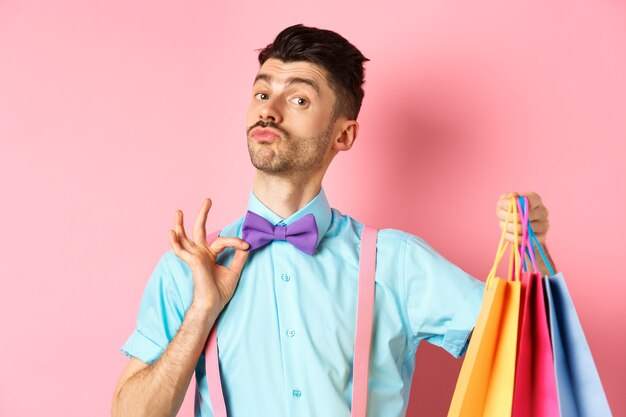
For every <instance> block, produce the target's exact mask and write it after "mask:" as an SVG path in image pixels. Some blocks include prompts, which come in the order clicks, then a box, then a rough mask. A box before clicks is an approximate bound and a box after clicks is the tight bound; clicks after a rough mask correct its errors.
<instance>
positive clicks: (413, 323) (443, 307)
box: [122, 189, 484, 417]
mask: <svg viewBox="0 0 626 417" xmlns="http://www.w3.org/2000/svg"><path fill="white" fill-rule="evenodd" d="M248 210H251V211H253V212H255V213H257V214H259V215H260V216H262V217H264V218H266V219H267V220H269V221H270V222H271V223H272V224H274V225H279V224H280V225H289V224H291V223H292V222H294V221H295V220H297V219H299V218H301V217H302V216H305V215H306V214H309V213H313V214H314V215H315V219H316V221H317V226H318V229H319V239H318V241H319V244H318V246H317V250H316V253H315V255H314V256H310V255H307V254H305V253H303V252H301V251H299V250H298V249H297V248H295V247H294V246H292V245H291V244H290V243H288V242H286V241H274V242H272V243H270V244H268V245H266V246H264V247H262V248H259V249H258V250H256V251H253V252H252V253H251V254H250V255H249V257H248V260H247V263H246V266H245V267H244V270H243V272H242V275H241V279H240V281H239V284H238V286H237V289H236V291H235V294H234V296H233V298H232V300H231V301H230V303H229V304H228V305H227V306H226V308H225V309H224V311H223V312H222V314H221V315H220V317H219V319H218V333H217V335H218V349H219V357H220V368H221V376H222V386H223V391H224V399H225V401H226V407H227V410H228V413H229V417H259V416H261V417H264V416H272V417H287V416H290V417H296V416H297V417H303V416H333V417H349V416H350V408H351V403H352V359H353V353H354V334H355V325H356V305H357V293H358V269H359V247H360V237H361V232H362V229H363V224H362V223H360V222H358V221H356V220H355V219H353V218H351V217H350V216H348V215H345V214H342V213H340V212H339V211H338V210H336V209H331V208H330V206H329V204H328V200H327V199H326V195H325V194H324V190H323V189H322V190H320V192H319V193H318V195H317V196H316V197H315V198H314V199H313V200H311V202H309V204H308V205H306V206H305V207H303V208H302V209H301V210H299V211H298V212H296V213H294V214H293V215H292V216H290V217H289V218H287V219H282V218H281V217H279V216H278V215H276V214H275V213H273V212H272V211H271V210H270V209H269V208H268V207H266V206H265V205H264V204H263V203H261V201H259V200H258V199H257V198H256V196H255V195H254V193H253V192H251V193H250V199H249V203H248ZM242 223H243V217H242V218H240V219H239V220H237V221H235V222H234V223H232V224H230V225H228V226H226V227H225V228H224V229H223V230H222V232H221V235H222V236H238V237H241V226H242ZM232 255H233V250H232V249H228V250H227V251H225V252H224V253H222V254H220V256H219V257H218V262H219V263H220V264H222V265H229V264H230V261H231V259H232ZM376 259H377V260H376V296H375V307H374V324H373V325H374V329H373V338H372V353H371V359H370V371H369V372H370V376H369V396H368V416H372V417H373V416H377V417H380V416H385V417H400V416H404V415H405V414H406V407H407V404H408V399H409V392H410V386H411V378H412V376H413V371H414V369H415V361H414V358H415V351H416V349H417V347H418V345H419V344H420V342H421V341H422V340H426V341H428V342H430V343H433V344H435V345H437V346H441V347H443V348H444V349H446V350H447V351H448V352H450V354H452V355H453V356H455V357H459V356H461V355H462V354H463V353H464V352H465V349H466V346H467V342H468V336H469V334H470V332H471V330H472V328H473V326H474V323H475V321H476V317H477V316H478V311H479V310H480V305H481V300H482V295H483V289H484V285H483V283H482V282H481V281H479V280H476V279H475V278H472V277H471V276H469V275H468V274H466V273H465V272H463V271H462V270H461V269H459V268H458V267H456V266H455V265H453V264H452V263H450V262H449V261H447V260H446V259H445V258H443V257H442V256H441V255H440V254H439V253H437V252H436V251H435V250H434V249H432V248H431V247H430V246H429V245H428V244H427V243H426V242H424V241H423V240H422V239H420V238H418V237H416V236H413V235H411V234H409V233H406V232H402V231H399V230H393V229H383V230H380V231H379V235H378V242H377V258H376ZM192 300H193V281H192V276H191V272H190V270H189V268H188V266H187V265H186V264H185V263H184V262H183V261H182V260H180V259H179V258H178V257H177V256H176V255H175V254H174V253H173V252H172V251H169V252H166V253H165V254H164V255H163V256H162V258H161V259H160V261H159V262H158V264H157V266H156V268H155V270H154V272H153V273H152V276H151V278H150V280H149V282H148V284H147V286H146V289H145V292H144V295H143V299H142V301H141V307H140V310H139V317H138V319H137V328H136V330H135V331H134V332H133V334H132V335H131V336H130V338H129V339H128V341H127V342H126V343H125V344H124V346H123V347H122V351H123V352H124V353H125V354H126V355H128V356H134V357H137V358H139V359H141V360H142V361H144V362H147V363H153V362H155V361H156V360H157V359H158V358H159V357H160V356H161V355H162V354H163V351H164V350H165V349H166V348H167V345H168V343H169V342H170V341H171V340H172V338H173V337H174V336H175V334H176V332H177V331H178V329H179V327H180V325H181V323H182V321H183V318H184V316H185V312H186V311H187V309H188V308H189V306H190V305H191V302H192ZM196 382H197V391H196V416H204V417H207V416H213V411H212V407H211V404H210V400H209V396H208V388H207V380H206V374H205V358H204V356H201V357H200V360H199V361H198V364H197V366H196Z"/></svg>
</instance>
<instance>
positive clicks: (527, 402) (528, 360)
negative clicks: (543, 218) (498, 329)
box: [512, 197, 559, 417]
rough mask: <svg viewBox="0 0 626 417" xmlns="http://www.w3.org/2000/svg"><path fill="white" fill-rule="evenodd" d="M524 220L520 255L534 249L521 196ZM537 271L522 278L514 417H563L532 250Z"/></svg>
mask: <svg viewBox="0 0 626 417" xmlns="http://www.w3.org/2000/svg"><path fill="white" fill-rule="evenodd" d="M518 207H519V209H520V210H519V211H520V213H521V218H522V228H523V232H522V244H521V247H520V255H521V256H523V255H524V253H525V249H527V248H530V243H529V233H528V227H529V223H530V221H529V220H530V219H529V213H528V211H529V210H528V201H527V199H526V198H525V197H519V201H518ZM526 253H528V255H529V257H530V261H531V263H532V266H533V268H534V271H535V272H523V273H522V274H521V276H520V278H521V279H520V283H521V303H520V327H519V334H518V347H517V364H516V369H515V389H514V391H513V411H512V416H513V417H530V416H532V417H559V404H558V395H557V389H556V377H555V372H554V359H553V357H552V344H551V342H550V332H549V329H548V318H547V315H546V306H545V302H544V290H543V283H542V277H541V273H540V272H538V268H537V263H536V261H535V257H534V254H533V252H532V250H528V251H527V252H526Z"/></svg>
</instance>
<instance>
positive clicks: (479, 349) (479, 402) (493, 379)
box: [448, 199, 520, 417]
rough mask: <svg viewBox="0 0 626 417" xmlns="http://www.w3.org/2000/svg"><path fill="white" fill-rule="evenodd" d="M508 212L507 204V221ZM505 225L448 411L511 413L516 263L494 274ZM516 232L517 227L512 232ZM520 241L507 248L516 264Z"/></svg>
mask: <svg viewBox="0 0 626 417" xmlns="http://www.w3.org/2000/svg"><path fill="white" fill-rule="evenodd" d="M512 213H513V215H514V216H513V217H514V219H513V222H514V224H515V225H517V208H516V207H515V204H514V200H513V199H512V203H511V204H509V210H508V213H507V218H506V224H508V223H509V220H510V216H511V214H512ZM505 232H506V225H505V227H504V228H503V229H502V236H501V238H500V243H499V244H498V250H497V252H496V258H495V261H494V264H493V267H492V268H491V271H490V272H489V275H488V277H487V280H486V282H485V293H484V296H483V300H482V305H481V309H480V312H479V314H478V319H477V321H476V325H475V326H474V331H473V333H472V337H471V340H470V344H469V346H468V348H467V352H466V354H465V359H464V361H463V365H462V367H461V372H460V373H459V377H458V380H457V384H456V388H455V390H454V395H453V397H452V402H451V404H450V409H449V410H448V417H481V416H485V417H503V416H510V415H511V406H512V401H513V382H514V376H515V375H514V373H515V350H516V343H517V326H518V314H519V300H520V283H519V273H518V272H519V268H515V271H516V272H515V273H513V268H512V265H511V261H510V265H509V273H508V278H507V279H506V280H505V279H501V278H498V277H496V271H497V267H498V264H499V263H500V260H501V259H502V257H503V255H504V253H505V252H506V249H507V247H508V246H509V244H508V242H507V243H506V244H504V240H505V239H504V237H505ZM516 236H517V233H516ZM518 246H519V243H518V242H517V241H516V242H515V244H514V247H512V248H511V257H512V259H513V261H514V262H516V263H517V265H519V248H518Z"/></svg>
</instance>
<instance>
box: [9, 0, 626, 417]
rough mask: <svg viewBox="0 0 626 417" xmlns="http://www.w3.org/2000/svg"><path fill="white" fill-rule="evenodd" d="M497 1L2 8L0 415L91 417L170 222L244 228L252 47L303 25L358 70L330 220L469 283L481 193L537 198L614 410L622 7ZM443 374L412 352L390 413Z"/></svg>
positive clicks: (334, 170) (441, 404)
mask: <svg viewBox="0 0 626 417" xmlns="http://www.w3.org/2000/svg"><path fill="white" fill-rule="evenodd" d="M314 3H315V5H314ZM502 3H503V2H499V1H495V0H494V1H481V2H465V1H445V2H442V1H407V2H396V1H385V2H375V3H374V2H372V3H370V4H365V3H363V2H345V4H340V3H339V2H337V1H331V0H322V1H316V2H297V1H296V2H294V1H293V0H291V1H280V2H267V3H258V2H256V3H250V4H245V3H242V2H219V3H218V2H201V1H189V2H179V3H174V2H165V1H149V2H148V1H145V2H136V1H135V2H129V1H120V0H117V1H107V2H96V1H92V2H84V1H83V2H78V1H49V0H48V1H26V0H22V1H18V0H2V1H0V144H1V148H0V149H1V151H0V190H1V192H2V203H1V204H0V219H1V222H2V228H1V231H2V238H1V240H0V274H1V275H0V279H1V287H0V318H1V320H2V322H1V323H2V331H1V334H2V336H1V339H0V361H1V362H0V364H1V365H0V415H1V416H27V417H30V416H64V417H74V416H76V417H78V416H81V417H82V416H85V415H93V416H105V415H108V414H109V408H110V401H111V396H112V392H113V387H114V384H115V382H116V380H117V378H118V376H119V374H120V373H121V371H122V369H123V367H124V366H125V364H126V362H127V359H126V358H125V357H124V356H123V355H122V354H121V353H120V352H119V351H118V349H119V348H120V346H121V345H122V343H123V342H124V341H125V340H126V338H127V336H128V335H129V334H130V332H131V331H132V330H133V327H134V321H135V318H136V314H137V311H138V307H139V301H140V297H141V294H142V291H143V288H144V285H145V284H146V281H147V279H148V277H149V275H150V273H151V271H152V269H153V267H154V265H155V264H156V261H157V259H158V258H159V257H160V256H161V254H162V253H163V252H164V251H166V250H168V249H169V245H168V239H167V231H168V228H169V227H170V225H171V224H172V220H173V215H174V211H175V210H176V209H177V208H181V209H183V210H184V212H185V213H187V214H188V218H187V221H188V224H191V223H190V221H191V218H192V217H195V214H196V211H197V209H198V207H199V204H200V202H201V199H202V198H203V197H205V196H209V197H211V198H213V200H214V208H213V210H212V212H211V215H210V221H209V223H210V224H209V228H211V229H215V228H219V227H221V226H223V225H225V224H226V223H228V222H230V221H232V220H234V219H235V218H236V217H239V216H240V215H242V214H243V211H244V210H245V204H246V201H247V197H248V192H249V189H250V186H251V175H252V168H251V165H250V163H249V159H248V154H247V150H246V145H245V135H244V127H245V110H246V108H247V104H248V101H249V99H250V87H251V83H252V79H253V76H254V75H255V72H256V70H257V63H256V53H255V49H257V48H260V47H263V46H265V44H267V43H268V42H270V41H271V40H272V39H273V37H274V36H275V35H276V34H277V33H278V32H279V31H280V30H281V29H282V28H284V27H286V26H288V25H291V24H293V23H299V22H302V23H305V24H308V25H313V26H319V27H324V28H329V29H333V30H336V31H338V32H340V33H341V34H343V35H344V36H346V37H347V38H348V39H350V40H351V41H352V42H353V43H354V44H355V45H356V46H357V47H359V48H360V49H361V50H362V51H363V52H364V54H365V55H366V56H368V57H369V58H370V59H371V60H372V62H370V63H368V65H367V84H366V98H365V102H364V106H363V110H362V113H361V116H360V124H361V130H360V136H359V138H358V141H357V143H356V145H355V148H354V149H353V150H352V151H351V152H349V153H344V154H341V155H340V156H339V157H338V158H337V160H336V161H335V162H334V165H333V166H332V167H331V169H330V170H329V172H328V175H327V177H326V181H325V189H326V192H327V194H328V196H329V199H330V201H331V204H332V205H333V206H334V207H336V208H338V209H340V210H341V211H343V212H347V213H350V214H351V215H352V216H354V217H356V218H357V219H360V220H361V221H364V222H367V223H370V224H372V225H375V226H377V227H393V228H399V229H403V230H406V231H409V232H412V233H414V234H417V235H420V236H422V237H424V238H425V239H426V240H427V241H429V242H430V243H431V244H432V245H433V246H434V247H435V248H437V249H438V250H439V251H440V252H442V253H443V254H444V255H445V256H447V257H448V258H450V259H451V260H452V261H454V262H455V263H457V264H458V265H460V266H461V267H462V268H463V269H465V270H466V271H468V272H470V273H472V274H474V275H475V276H478V277H484V276H485V274H486V273H487V271H488V269H489V267H490V264H491V262H492V258H493V254H494V252H495V249H496V244H497V239H498V227H497V223H496V220H495V215H494V214H495V202H496V199H497V197H498V196H499V195H500V194H501V193H503V192H505V191H513V190H517V191H525V190H536V191H537V192H539V193H540V194H541V195H542V196H543V199H544V201H545V203H546V205H547V206H548V207H549V209H550V213H551V217H550V219H551V224H552V229H551V232H550V236H549V239H548V242H549V246H550V248H551V251H552V254H553V256H554V258H555V260H556V261H557V263H558V266H559V269H561V270H562V271H564V272H565V274H566V277H567V281H568V285H569V288H570V290H571V292H572V295H573V297H574V300H575V303H576V306H577V307H578V310H579V314H580V316H581V320H582V323H583V326H584V329H585V331H586V334H587V336H588V339H589V343H590V345H591V348H592V351H593V353H594V356H595V359H596V362H597V366H598V369H599V372H600V375H601V377H602V379H603V382H604V385H605V389H606V392H607V395H608V397H609V401H610V403H611V405H612V408H613V411H614V413H615V415H616V416H624V415H626V399H625V397H624V395H623V376H624V375H625V374H626V364H625V360H624V355H623V352H622V351H623V349H624V341H625V339H626V337H625V336H624V328H625V327H626V318H625V315H624V313H623V311H624V309H623V305H624V296H623V292H624V290H626V284H625V283H624V279H623V273H622V268H620V267H618V263H619V262H620V259H622V260H623V258H624V256H623V240H624V236H626V221H625V217H624V214H623V213H624V206H625V205H626V187H625V185H624V183H625V179H626V175H625V174H626V172H625V168H624V165H625V164H624V158H625V157H626V149H625V138H626V117H625V116H626V114H625V113H626V77H624V74H626V48H624V45H625V41H626V17H625V16H626V14H625V11H626V10H625V7H624V5H623V4H621V3H619V2H617V1H608V0H601V1H591V0H588V1H567V2H566V1H553V2H539V1H535V2H517V3H516V4H512V3H508V4H506V5H505V4H502ZM548 3H549V4H548ZM620 305H621V307H620ZM460 365H461V361H456V360H454V359H452V358H451V357H450V356H448V355H447V354H446V353H445V352H443V351H442V350H440V349H436V348H433V347H431V346H427V345H423V346H422V348H421V349H420V350H419V351H418V354H417V365H416V368H417V370H416V373H415V378H414V382H413V392H412V397H411V402H410V405H409V413H408V415H409V416H417V415H424V416H439V415H445V412H446V410H447V406H448V404H449V401H450V398H451V395H452V390H453V388H454V384H455V381H456V375H457V373H458V370H459V369H460ZM190 410H191V403H187V404H186V405H185V412H184V413H181V415H191V411H190Z"/></svg>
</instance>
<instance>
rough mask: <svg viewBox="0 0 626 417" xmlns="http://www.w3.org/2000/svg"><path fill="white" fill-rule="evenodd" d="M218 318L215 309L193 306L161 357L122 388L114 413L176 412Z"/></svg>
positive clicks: (119, 416) (120, 416)
mask: <svg viewBox="0 0 626 417" xmlns="http://www.w3.org/2000/svg"><path fill="white" fill-rule="evenodd" d="M216 318H217V315H216V314H215V313H214V312H209V311H207V310H203V309H199V308H194V307H193V306H192V307H191V308H190V309H189V310H188V311H187V314H186V315H185V318H184V320H183V323H182V325H181V327H180V329H179V330H178V332H177V333H176V336H175V337H174V339H172V341H171V342H170V344H169V345H168V347H167V349H166V350H165V352H164V353H163V355H162V356H161V357H160V358H159V360H158V361H157V362H155V363H154V364H153V365H149V366H147V367H145V368H143V369H141V370H139V371H138V372H136V373H135V374H134V375H132V376H131V377H130V378H128V380H127V381H126V382H125V383H124V384H123V385H122V386H121V387H120V388H119V390H118V392H117V393H116V395H115V400H114V403H113V412H112V415H113V417H127V416H129V417H130V416H132V417H135V416H151V417H152V416H154V417H157V416H158V417H161V416H163V417H171V416H175V415H176V413H177V412H178V410H179V409H180V406H181V404H182V402H183V399H184V397H185V392H186V391H187V388H188V387H189V382H190V381H191V377H192V375H193V372H194V369H195V367H196V364H197V362H198V358H199V357H200V354H201V353H202V350H203V348H204V346H205V343H206V340H207V337H208V334H209V331H210V329H211V328H212V327H213V324H214V323H215V320H216Z"/></svg>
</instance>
